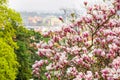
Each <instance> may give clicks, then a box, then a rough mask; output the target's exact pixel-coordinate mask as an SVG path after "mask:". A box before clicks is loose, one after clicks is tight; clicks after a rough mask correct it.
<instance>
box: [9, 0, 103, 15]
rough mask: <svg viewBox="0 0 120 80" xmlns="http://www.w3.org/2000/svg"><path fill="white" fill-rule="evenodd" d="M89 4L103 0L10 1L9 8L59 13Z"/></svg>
mask: <svg viewBox="0 0 120 80" xmlns="http://www.w3.org/2000/svg"><path fill="white" fill-rule="evenodd" d="M84 1H88V3H89V4H90V5H91V4H94V3H101V2H102V0H99V1H98V0H92V1H90V0H37V1H35V0H9V7H10V8H13V9H15V10H16V11H28V12H30V11H31V12H32V11H41V12H42V11H46V12H53V13H54V12H59V11H60V9H62V8H70V9H77V10H78V9H81V8H83V7H84V6H83V2H84Z"/></svg>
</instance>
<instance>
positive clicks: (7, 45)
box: [0, 0, 19, 80]
mask: <svg viewBox="0 0 120 80" xmlns="http://www.w3.org/2000/svg"><path fill="white" fill-rule="evenodd" d="M6 2H7V1H6V0H0V80H15V78H16V74H17V69H18V62H17V59H16V55H15V53H14V49H15V48H17V45H16V43H15V42H14V41H13V37H14V36H15V30H14V28H13V27H12V22H11V21H12V20H14V21H16V22H17V21H19V19H17V18H16V17H15V15H14V14H16V13H15V11H13V10H11V9H9V8H8V7H7V4H6Z"/></svg>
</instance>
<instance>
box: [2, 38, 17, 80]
mask: <svg viewBox="0 0 120 80" xmlns="http://www.w3.org/2000/svg"><path fill="white" fill-rule="evenodd" d="M0 45H1V46H0V80H15V78H16V72H17V67H18V63H17V61H16V55H15V53H14V49H13V48H12V47H11V46H9V45H8V44H7V43H6V42H4V40H3V39H0Z"/></svg>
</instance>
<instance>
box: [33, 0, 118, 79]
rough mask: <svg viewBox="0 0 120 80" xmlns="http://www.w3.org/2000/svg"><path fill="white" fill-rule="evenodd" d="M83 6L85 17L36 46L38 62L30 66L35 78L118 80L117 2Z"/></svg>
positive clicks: (49, 33) (50, 34)
mask: <svg viewBox="0 0 120 80" xmlns="http://www.w3.org/2000/svg"><path fill="white" fill-rule="evenodd" d="M84 4H85V6H86V8H87V14H86V15H85V16H83V17H82V18H80V19H79V20H76V21H75V22H74V23H71V24H70V25H67V26H63V27H62V29H61V30H59V31H55V32H54V33H52V32H48V34H47V35H46V36H50V40H49V41H48V42H43V41H40V43H38V44H37V48H38V52H37V53H38V55H39V56H40V57H41V60H40V61H36V62H35V64H34V65H33V66H32V67H33V74H34V75H35V76H36V77H38V79H40V80H41V76H43V75H45V76H46V79H48V80H120V15H119V14H118V11H119V10H120V0H115V1H113V2H112V1H111V4H109V5H110V6H108V4H105V3H104V4H102V5H94V6H93V7H89V6H87V2H84ZM60 19H61V20H62V18H60ZM43 73H44V74H43Z"/></svg>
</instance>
